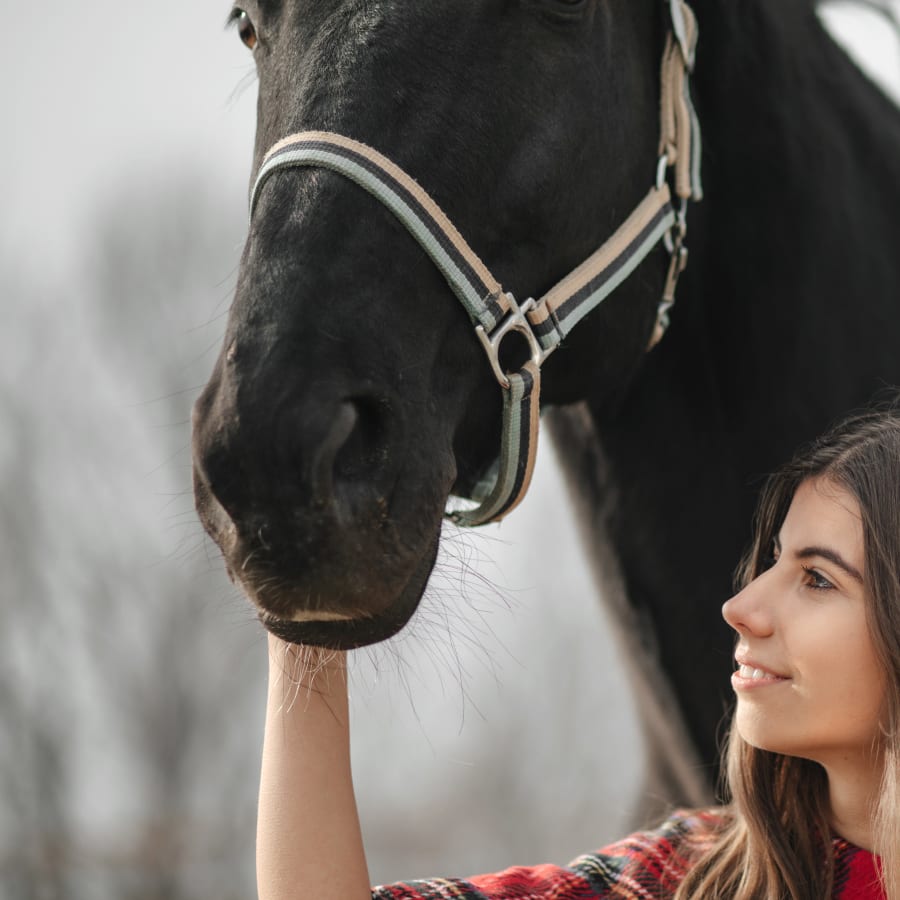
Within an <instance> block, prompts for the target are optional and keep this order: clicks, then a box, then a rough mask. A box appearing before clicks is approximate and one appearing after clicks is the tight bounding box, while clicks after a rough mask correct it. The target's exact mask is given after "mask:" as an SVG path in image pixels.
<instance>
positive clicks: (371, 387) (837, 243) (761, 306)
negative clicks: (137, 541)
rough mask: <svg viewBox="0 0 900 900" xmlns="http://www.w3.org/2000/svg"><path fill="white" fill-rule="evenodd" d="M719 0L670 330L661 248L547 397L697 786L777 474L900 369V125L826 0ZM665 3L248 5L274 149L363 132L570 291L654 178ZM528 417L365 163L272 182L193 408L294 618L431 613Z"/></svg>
mask: <svg viewBox="0 0 900 900" xmlns="http://www.w3.org/2000/svg"><path fill="white" fill-rule="evenodd" d="M693 7H694V11H695V12H696V17H697V21H698V22H699V30H700V42H699V47H698V51H697V59H696V67H695V71H694V74H693V88H692V89H693V94H694V99H695V102H696V108H697V112H698V116H699V120H700V122H701V124H702V129H703V138H704V154H703V180H704V187H705V194H706V197H705V199H704V201H703V202H702V203H701V204H699V205H695V206H691V208H690V212H689V229H690V252H691V259H690V265H689V266H688V269H687V272H686V273H685V274H684V276H683V277H682V279H681V282H680V284H679V287H678V303H677V306H676V307H675V308H674V310H673V312H672V325H671V328H670V329H669V332H668V334H667V335H666V336H665V338H664V339H663V340H662V342H661V343H660V344H659V345H658V346H656V347H655V349H653V350H652V351H651V352H649V353H648V352H646V348H647V346H648V342H649V341H650V337H651V334H652V332H653V329H654V324H655V322H656V318H657V306H658V303H659V298H660V295H661V292H662V289H663V283H664V281H665V279H666V275H667V271H668V266H669V255H668V253H667V252H666V250H665V249H664V248H663V247H659V248H658V249H657V250H655V251H654V252H653V253H651V254H650V255H649V256H648V257H647V259H646V260H645V261H644V262H643V263H641V265H640V266H639V267H638V268H637V270H636V271H635V273H634V274H633V275H632V276H631V277H630V278H629V279H628V280H627V281H625V282H624V283H623V284H622V285H621V286H620V287H619V288H618V289H617V290H616V291H615V292H614V293H613V294H612V295H611V296H610V297H609V299H608V300H606V301H605V303H604V304H603V305H602V306H600V307H599V308H598V309H596V310H595V311H594V312H592V313H591V314H590V315H589V316H588V317H587V318H586V319H585V320H584V321H583V322H582V323H581V324H580V325H579V326H578V328H576V329H575V330H574V331H573V332H572V334H571V335H570V336H569V337H568V338H567V339H566V340H565V341H564V343H563V346H562V348H561V349H559V350H558V351H557V352H556V353H555V355H553V356H552V357H551V358H550V359H549V360H548V361H547V363H546V365H545V367H544V369H545V374H544V377H543V396H542V401H543V403H544V405H545V407H555V408H556V409H555V410H554V411H553V413H552V414H551V415H550V416H548V418H549V419H551V420H552V421H551V424H552V428H553V431H554V432H555V436H556V438H557V441H558V446H559V451H560V453H561V454H562V456H563V458H564V461H565V464H566V466H567V468H568V470H569V474H570V475H571V476H572V479H573V481H574V482H575V483H576V484H577V486H578V489H577V492H576V493H577V496H578V497H579V499H580V503H581V506H582V511H583V512H584V514H585V515H584V518H585V524H586V527H587V528H589V529H590V530H591V532H592V533H593V534H594V535H595V537H596V547H597V553H596V558H597V560H598V568H599V569H600V570H601V574H602V576H603V578H604V580H605V581H607V582H608V581H609V580H610V579H612V580H613V581H618V582H619V584H620V585H621V586H622V587H623V589H624V593H623V592H622V591H616V590H614V589H607V590H606V596H607V597H608V598H609V599H610V602H611V603H612V604H613V607H614V610H615V614H616V618H617V621H618V622H619V623H620V625H621V637H622V639H623V640H624V641H625V642H626V645H627V648H628V656H629V658H630V660H631V662H632V663H633V666H632V668H633V670H634V673H633V674H634V675H635V677H636V679H637V682H638V687H639V691H640V695H641V698H642V713H643V718H644V723H645V726H646V727H647V729H648V730H649V732H650V737H651V741H650V743H651V748H652V749H653V750H655V752H656V753H657V760H656V762H657V768H658V770H659V771H660V772H661V773H662V777H663V778H664V780H665V781H667V782H668V792H669V793H670V794H672V793H675V794H679V795H680V797H681V799H687V800H691V799H697V800H700V799H702V798H703V794H704V791H705V790H706V788H707V786H708V784H709V775H710V771H711V770H709V769H703V768H702V765H701V766H700V767H699V768H698V765H700V764H711V761H712V760H713V759H714V758H715V756H716V752H715V745H716V731H717V726H718V724H719V722H720V720H721V718H722V713H723V710H724V700H723V696H724V694H725V688H726V686H727V683H728V674H729V671H730V668H731V666H732V662H731V652H730V638H729V636H728V633H727V629H726V628H725V627H724V626H723V625H722V623H721V620H720V616H719V614H718V608H719V605H720V604H721V602H722V601H723V600H724V599H726V598H727V597H728V596H729V592H730V589H731V577H732V571H733V569H734V566H735V564H736V562H737V560H738V558H739V556H740V554H741V551H742V548H743V547H744V544H745V541H746V539H747V537H748V534H749V521H750V516H751V510H752V507H753V502H754V497H755V494H756V492H757V489H758V487H759V483H760V479H761V478H762V477H763V476H764V475H765V474H766V473H767V472H768V471H770V470H772V469H773V468H774V467H775V466H776V465H777V464H779V463H780V462H782V461H783V460H785V459H786V458H787V457H788V456H789V455H790V453H791V452H792V451H793V450H794V448H795V447H796V446H797V445H798V444H799V443H801V442H802V441H804V440H806V439H809V438H810V437H812V436H813V435H815V434H816V433H817V432H819V431H820V430H822V429H823V428H824V427H825V426H826V425H827V424H828V423H829V422H830V421H832V420H833V419H834V418H835V417H837V416H838V415H839V414H841V413H843V412H845V411H846V410H848V409H850V408H852V407H855V406H857V405H859V404H861V403H862V402H864V401H865V400H867V399H868V398H869V397H870V396H871V395H872V394H873V393H874V392H875V391H877V390H878V389H879V388H880V387H882V386H883V385H885V384H886V383H900V352H898V351H900V330H898V329H900V260H898V253H900V115H898V111H897V109H896V108H895V107H894V106H893V105H892V104H891V103H890V102H889V101H888V100H887V99H886V98H885V97H884V96H883V95H882V94H881V93H880V92H879V91H878V90H877V89H876V88H875V87H874V86H873V85H872V84H871V83H870V82H869V81H868V80H867V79H866V78H865V77H864V76H863V75H862V74H861V73H860V72H859V71H858V70H857V69H856V68H855V67H854V65H853V64H852V63H851V62H850V61H849V60H848V58H847V57H846V56H845V54H844V53H843V51H842V50H840V49H839V48H838V47H837V46H836V45H835V44H834V43H833V41H832V39H831V38H830V37H829V36H828V35H827V34H826V32H825V31H824V30H823V28H822V27H821V25H820V22H819V20H818V18H817V15H816V12H815V8H814V4H813V3H812V2H811V0H790V2H785V0H752V2H751V0H694V3H693ZM668 10H669V4H668V3H663V2H660V0H631V2H629V3H613V2H610V0H416V2H407V0H327V2H322V0H281V2H275V0H247V2H246V7H245V9H235V10H234V12H233V18H234V20H235V21H236V22H237V24H238V28H239V31H240V35H241V37H242V38H243V40H244V42H245V43H246V44H247V45H248V46H249V47H251V49H252V50H253V53H254V56H255V59H256V65H257V69H258V73H259V109H258V130H257V137H256V158H255V165H254V171H256V169H258V167H259V165H260V163H261V161H262V159H263V156H264V154H265V153H266V151H267V149H268V148H269V147H270V146H272V145H273V144H274V143H275V142H276V141H278V140H279V139H281V138H283V137H284V136H285V135H288V134H291V133H294V132H299V131H304V130H312V129H317V130H328V131H331V132H337V133H340V134H343V135H347V136H349V137H351V138H354V139H356V140H358V141H361V142H364V143H365V144H367V145H370V146H372V147H374V148H377V150H379V151H380V152H381V153H382V154H385V155H386V156H387V157H389V158H390V159H392V160H393V161H394V162H396V163H397V164H398V165H399V166H401V167H402V168H403V169H404V170H406V171H407V172H409V173H410V174H411V175H412V176H413V177H415V178H416V179H417V180H418V182H419V183H420V184H421V185H422V186H423V187H424V188H425V189H426V190H427V191H428V192H430V194H431V195H432V196H433V197H434V198H435V200H436V201H437V203H438V204H439V205H440V206H441V207H442V208H443V209H444V211H445V212H446V213H447V214H448V215H449V217H450V218H451V219H452V220H453V221H454V222H455V223H456V225H457V226H458V228H459V230H460V231H461V232H462V233H463V234H464V235H465V237H466V239H467V240H468V241H469V243H470V245H471V246H472V247H473V248H474V249H475V250H476V251H477V252H478V254H479V255H480V256H481V258H482V259H483V260H484V262H485V263H486V264H487V266H488V267H489V268H490V270H491V271H492V272H493V273H494V274H495V275H496V276H497V277H498V279H499V280H500V281H501V282H502V283H503V284H504V285H505V286H506V287H507V289H510V290H512V292H513V293H515V294H516V296H518V297H520V298H525V297H527V296H530V295H534V296H539V295H540V294H541V293H542V292H544V291H545V290H546V289H547V288H548V287H550V286H551V285H553V284H554V283H555V282H556V281H557V280H558V279H559V278H560V277H561V276H563V275H565V274H566V273H567V272H569V271H570V270H571V269H572V268H573V267H575V266H576V265H577V264H578V263H580V262H581V261H582V260H583V259H584V258H585V257H587V256H588V255H589V254H590V253H591V252H592V251H594V250H595V248H596V247H598V246H599V245H600V244H601V243H602V242H603V241H604V240H606V239H607V238H608V236H609V235H610V234H611V233H612V231H613V230H614V228H616V227H617V226H618V225H619V224H620V222H621V221H622V220H623V219H624V218H625V217H626V216H627V214H628V213H629V211H630V210H632V209H633V208H634V207H635V206H636V205H637V204H638V202H639V201H640V200H641V198H642V197H643V196H644V195H645V193H646V191H647V189H648V187H650V185H651V184H652V182H653V179H654V177H655V173H656V170H657V160H658V152H659V148H658V140H659V135H658V130H659V114H658V106H659V102H660V84H659V61H660V57H661V54H662V52H663V41H664V38H665V35H666V32H667V29H668V23H669V12H668ZM573 404H575V405H574V406H573ZM500 408H501V399H500V389H499V388H498V386H497V383H496V381H495V379H494V376H493V374H492V372H491V368H490V366H489V365H488V364H487V362H486V360H485V356H484V353H483V350H482V347H481V346H480V345H479V343H478V341H477V340H476V339H475V337H474V335H473V330H472V324H471V322H470V320H469V318H468V317H467V315H466V313H465V311H464V310H463V308H462V306H461V305H460V304H459V302H457V300H456V299H455V298H454V296H453V294H452V293H451V292H450V290H449V289H448V286H447V283H446V282H445V281H444V279H443V278H442V276H441V274H440V273H439V272H438V270H437V268H436V267H435V266H434V265H433V263H432V262H431V260H430V259H429V258H428V257H427V256H426V255H425V253H423V252H422V249H421V248H420V247H419V245H418V244H417V243H416V242H415V241H413V240H412V239H411V237H410V236H409V234H408V233H407V232H406V231H405V230H404V228H403V226H402V225H401V224H400V223H399V222H398V221H397V219H396V218H395V217H394V216H393V215H392V214H391V213H390V212H389V211H388V210H387V209H386V208H385V207H384V206H382V205H381V204H380V203H379V202H378V201H377V200H375V199H373V198H372V197H371V196H370V195H369V194H367V193H366V192H364V191H363V190H361V189H360V188H359V187H358V186H357V185H355V184H353V183H352V182H351V181H349V180H347V179H345V178H343V177H342V176H341V175H339V174H336V173H334V172H331V171H327V170H325V169H323V168H316V167H304V168H293V169H286V170H282V171H279V172H277V173H276V174H274V175H273V176H272V177H271V178H270V179H269V180H268V182H267V183H266V185H265V187H264V188H263V189H262V190H261V191H260V194H259V197H258V202H257V204H256V208H255V211H254V214H253V218H252V221H251V225H250V233H249V236H248V239H247V243H246V247H245V249H244V253H243V257H242V262H241V268H240V274H239V278H238V286H237V295H236V298H235V301H234V305H233V307H232V310H231V316H230V320H229V324H228V329H227V334H226V337H225V344H224V349H223V352H222V354H221V356H220V358H219V360H218V362H217V364H216V367H215V370H214V372H213V375H212V378H211V379H210V382H209V384H208V386H207V387H206V389H205V391H204V392H203V394H202V396H201V397H200V399H199V400H198V402H197V405H196V409H195V423H194V460H195V490H196V497H197V505H198V510H199V512H200V516H201V518H202V520H203V522H204V524H205V526H206V528H207V530H208V531H209V533H210V534H211V535H212V537H213V538H214V539H215V540H216V541H217V543H218V544H219V545H220V547H221V548H222V551H223V553H224V555H225V559H226V564H227V566H228V568H229V571H230V572H231V574H232V576H233V577H234V578H236V579H238V580H239V581H240V582H241V584H242V585H243V587H244V588H245V589H246V591H247V593H248V594H249V595H250V597H251V598H252V599H253V600H254V602H255V603H256V604H258V606H259V607H260V609H261V615H262V619H263V622H264V623H265V624H266V625H267V627H269V628H271V629H272V630H274V631H276V632H277V633H279V634H281V635H282V636H284V637H286V638H288V639H290V640H295V641H298V642H302V641H309V642H312V643H322V644H328V645H332V646H339V647H348V646H355V645H358V644H361V643H365V642H367V641H371V640H375V639H380V638H381V637H384V636H386V635H387V634H389V633H391V632H393V631H395V630H396V629H397V628H399V627H401V626H402V624H403V623H404V622H405V621H406V619H407V618H408V616H409V615H410V614H411V612H412V611H413V609H414V608H415V606H416V604H417V602H418V600H419V598H420V596H421V594H422V592H423V590H424V588H425V584H426V582H427V580H428V576H429V573H430V570H431V567H432V564H433V561H434V557H435V552H436V548H437V544H438V540H439V537H440V532H441V524H442V521H443V516H444V510H445V504H446V501H447V497H448V494H449V493H450V492H458V493H463V494H465V493H467V492H468V491H469V489H470V488H471V486H472V484H473V482H474V481H475V480H476V479H477V477H478V475H479V474H480V473H481V472H482V471H483V470H484V469H485V466H486V464H487V463H489V462H490V461H491V460H492V459H493V458H494V457H496V455H497V446H498V443H499V440H500ZM526 502H527V501H526ZM547 564H548V565H553V560H552V559H549V560H548V561H547ZM624 598H627V602H625V600H624Z"/></svg>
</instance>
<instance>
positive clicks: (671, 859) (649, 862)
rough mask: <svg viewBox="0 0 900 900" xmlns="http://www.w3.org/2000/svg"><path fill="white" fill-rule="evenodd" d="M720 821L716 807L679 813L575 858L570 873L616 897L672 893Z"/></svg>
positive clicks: (722, 819)
mask: <svg viewBox="0 0 900 900" xmlns="http://www.w3.org/2000/svg"><path fill="white" fill-rule="evenodd" d="M725 820H726V813H725V811H724V810H722V809H718V808H713V809H702V810H696V809H692V810H688V809H679V810H676V811H675V812H674V813H672V815H670V816H669V818H667V819H666V820H665V821H664V822H662V824H660V825H658V826H657V827H655V828H651V829H648V830H643V831H636V832H635V833H634V834H630V835H629V836H628V837H626V838H623V839H622V840H620V841H616V842H615V843H613V844H609V845H608V846H606V847H603V848H602V849H601V850H598V851H597V852H596V853H587V854H585V855H584V856H580V857H578V859H576V860H574V861H573V862H572V864H571V868H572V869H573V870H574V871H577V872H581V873H583V874H584V875H585V877H587V878H588V879H589V880H590V881H591V882H592V883H598V884H606V885H609V886H612V885H615V886H616V887H617V888H618V892H617V894H616V896H617V897H632V896H634V897H644V896H647V893H646V892H647V891H648V890H649V889H650V888H652V889H653V890H655V891H659V889H660V887H662V888H663V889H664V891H665V890H668V891H670V892H672V893H674V891H675V889H676V888H677V886H678V885H679V884H680V882H681V880H682V879H683V878H684V876H685V875H686V874H687V872H688V870H689V869H690V867H691V865H692V864H693V861H694V860H695V859H696V858H697V855H698V854H700V853H702V852H703V850H705V849H706V848H707V847H708V846H709V845H710V843H711V842H712V841H713V840H714V838H715V836H716V834H717V833H718V832H719V831H720V829H721V827H722V825H723V824H724V823H725ZM623 890H624V892H623ZM629 891H630V892H629ZM663 896H666V894H665V893H664V894H663Z"/></svg>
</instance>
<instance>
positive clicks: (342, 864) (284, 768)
mask: <svg viewBox="0 0 900 900" xmlns="http://www.w3.org/2000/svg"><path fill="white" fill-rule="evenodd" d="M348 719H349V709H348V699H347V670H346V656H345V654H343V653H337V652H333V651H328V650H324V651H323V650H319V649H317V648H310V647H303V648H300V647H294V646H292V645H289V644H285V643H283V642H282V641H280V640H278V639H277V638H275V637H271V636H270V637H269V694H268V700H267V704H266V730H265V739H264V743H263V759H262V774H261V778H260V789H259V819H258V822H257V832H256V836H257V840H256V872H257V886H258V890H259V897H260V900H371V891H370V888H369V875H368V871H367V868H366V858H365V852H364V850H363V844H362V835H361V833H360V828H359V816H358V815H357V812H356V799H355V797H354V794H353V782H352V779H351V775H350V729H349V721H348Z"/></svg>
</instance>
